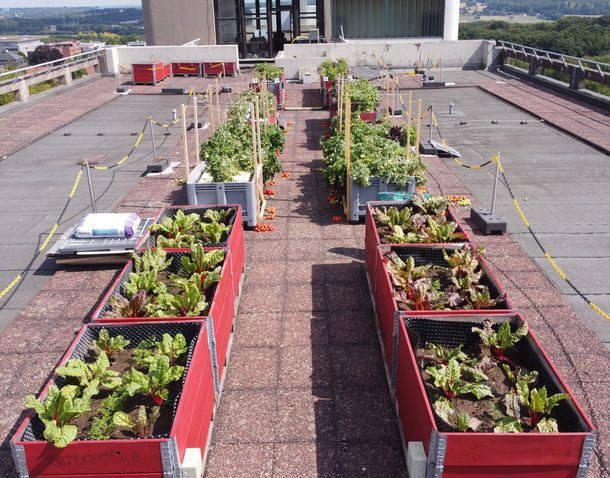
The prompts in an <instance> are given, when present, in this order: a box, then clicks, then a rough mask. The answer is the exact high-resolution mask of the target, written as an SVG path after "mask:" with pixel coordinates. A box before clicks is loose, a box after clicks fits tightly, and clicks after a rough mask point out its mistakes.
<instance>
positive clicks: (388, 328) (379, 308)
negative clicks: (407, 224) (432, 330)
mask: <svg viewBox="0 0 610 478" xmlns="http://www.w3.org/2000/svg"><path fill="white" fill-rule="evenodd" d="M395 248H396V249H400V250H410V251H412V252H413V254H414V255H419V254H423V255H424V256H425V255H427V254H429V253H430V251H437V252H439V253H440V251H441V250H442V249H443V246H442V245H434V244H429V245H428V244H425V245H424V244H410V245H409V246H389V245H382V246H377V260H376V264H375V275H374V279H373V280H374V281H375V283H376V286H375V290H374V292H373V299H374V300H375V310H376V312H377V321H378V323H379V329H380V331H381V337H382V339H383V345H384V349H385V350H384V352H385V357H386V360H387V365H388V367H390V369H392V367H393V366H394V362H393V358H392V357H393V354H394V353H395V347H394V345H393V344H394V341H395V337H396V329H395V327H396V322H397V321H398V319H399V318H400V317H415V316H416V317H434V316H456V317H457V316H462V315H464V314H465V313H466V312H467V313H468V315H474V316H495V315H506V314H512V313H513V306H512V303H511V302H510V300H509V299H508V298H506V299H505V301H504V302H503V303H500V304H498V306H497V307H496V308H494V309H482V310H468V311H464V310H442V311H441V310H413V311H404V310H402V311H399V310H398V304H397V303H396V300H395V299H394V286H393V285H392V282H391V279H390V275H389V272H388V271H387V269H386V267H385V264H386V262H387V259H386V258H385V257H384V253H385V252H388V251H390V250H391V249H395ZM415 263H416V265H421V264H420V262H419V261H418V260H417V259H416V261H415ZM422 263H424V262H423V261H422ZM426 263H427V262H426ZM479 265H480V267H481V269H482V270H483V276H484V279H483V282H484V283H486V285H488V286H489V288H490V292H491V293H492V297H500V296H502V295H505V293H504V290H503V289H502V286H501V285H500V283H499V282H498V280H497V279H496V277H495V275H494V273H493V272H492V271H491V269H490V268H489V266H488V265H487V262H486V261H485V259H483V258H479Z"/></svg>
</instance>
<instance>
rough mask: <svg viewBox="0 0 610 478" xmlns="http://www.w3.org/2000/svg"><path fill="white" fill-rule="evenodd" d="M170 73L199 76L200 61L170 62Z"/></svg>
mask: <svg viewBox="0 0 610 478" xmlns="http://www.w3.org/2000/svg"><path fill="white" fill-rule="evenodd" d="M172 73H173V74H174V75H183V76H201V63H172Z"/></svg>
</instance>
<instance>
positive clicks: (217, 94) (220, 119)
mask: <svg viewBox="0 0 610 478" xmlns="http://www.w3.org/2000/svg"><path fill="white" fill-rule="evenodd" d="M216 108H217V111H218V127H220V123H222V118H221V116H220V91H219V90H218V79H216Z"/></svg>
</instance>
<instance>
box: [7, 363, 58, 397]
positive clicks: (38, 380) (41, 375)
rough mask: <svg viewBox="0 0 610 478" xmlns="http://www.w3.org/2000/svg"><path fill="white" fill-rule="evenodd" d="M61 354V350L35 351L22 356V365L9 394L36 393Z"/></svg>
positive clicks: (18, 395)
mask: <svg viewBox="0 0 610 478" xmlns="http://www.w3.org/2000/svg"><path fill="white" fill-rule="evenodd" d="M62 355H63V354H62V352H36V353H31V354H27V355H24V356H22V360H23V367H21V368H20V369H19V370H18V379H17V380H16V381H14V382H13V384H12V386H11V390H10V394H11V395H14V396H17V397H25V395H27V394H29V393H33V394H35V395H36V394H37V393H38V392H39V390H40V389H41V388H42V387H43V385H44V383H45V382H46V381H47V379H48V378H49V376H50V375H51V372H52V371H53V368H54V367H55V365H56V364H57V362H58V361H59V360H60V359H61V357H62Z"/></svg>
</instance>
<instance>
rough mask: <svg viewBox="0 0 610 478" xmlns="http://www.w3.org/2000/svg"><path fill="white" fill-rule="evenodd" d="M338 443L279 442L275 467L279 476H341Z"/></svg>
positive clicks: (323, 477) (276, 475)
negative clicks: (338, 461) (338, 463)
mask: <svg viewBox="0 0 610 478" xmlns="http://www.w3.org/2000/svg"><path fill="white" fill-rule="evenodd" d="M337 455H338V453H337V445H336V443H333V442H327V443H326V442H322V441H320V440H318V441H316V443H278V444H276V445H275V468H274V470H273V476H274V477H277V478H294V477H297V476H298V477H299V478H335V477H338V476H340V475H339V474H338V468H337Z"/></svg>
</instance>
